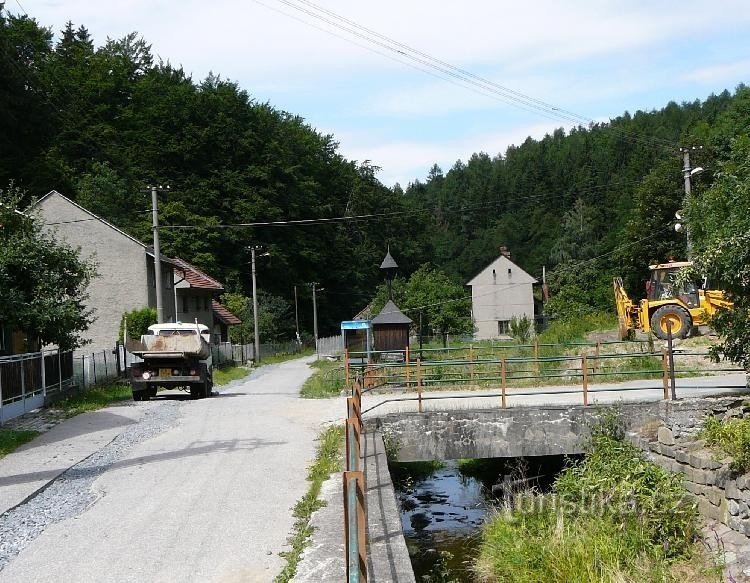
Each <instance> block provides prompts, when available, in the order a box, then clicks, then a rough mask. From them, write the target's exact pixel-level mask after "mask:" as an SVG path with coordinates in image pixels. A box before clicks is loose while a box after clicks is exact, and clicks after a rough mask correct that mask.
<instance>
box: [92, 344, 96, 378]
mask: <svg viewBox="0 0 750 583" xmlns="http://www.w3.org/2000/svg"><path fill="white" fill-rule="evenodd" d="M91 371H92V374H93V376H94V386H96V352H92V353H91Z"/></svg>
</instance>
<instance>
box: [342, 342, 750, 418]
mask: <svg viewBox="0 0 750 583" xmlns="http://www.w3.org/2000/svg"><path fill="white" fill-rule="evenodd" d="M579 345H582V346H588V345H585V344H579ZM539 346H543V345H539ZM529 347H531V348H534V355H533V356H529V357H526V356H515V357H505V356H502V355H500V356H492V357H490V358H481V357H479V356H478V355H477V354H476V350H475V349H474V347H472V346H470V347H466V349H465V350H466V352H467V354H466V358H463V359H462V358H452V359H450V360H449V359H444V360H439V359H438V360H422V358H420V357H417V358H416V360H412V358H411V353H410V349H408V348H407V349H405V350H403V351H389V352H388V354H390V355H393V354H399V355H402V358H401V359H390V360H389V361H388V362H383V361H381V362H378V363H374V364H373V363H365V364H361V363H360V362H358V361H357V359H354V361H353V362H352V363H350V362H349V359H348V358H347V359H346V362H345V383H346V385H347V387H348V388H351V387H352V379H353V378H355V377H358V375H362V378H363V384H364V388H363V391H364V392H369V391H373V390H375V389H378V388H381V387H392V388H393V387H403V388H404V389H405V390H407V391H408V390H410V389H413V390H415V391H416V396H414V397H400V398H391V399H385V400H383V401H382V402H381V403H378V404H376V405H374V406H373V407H370V408H369V409H366V410H365V411H363V412H368V411H371V410H372V409H374V408H376V407H378V406H380V405H382V404H384V403H386V402H394V401H409V400H416V401H417V403H418V410H419V411H420V412H421V411H422V410H423V401H426V400H436V399H462V398H472V397H475V396H477V395H473V394H468V395H462V396H455V395H453V396H445V395H438V396H424V395H423V391H424V390H425V389H426V388H428V387H430V386H443V387H445V386H462V385H463V386H466V385H468V386H472V387H480V386H483V385H484V386H488V387H495V388H499V389H500V392H499V393H496V394H495V393H492V394H482V395H481V396H482V397H491V396H497V397H499V401H500V405H501V407H503V408H505V407H507V406H508V399H509V397H510V396H530V395H543V394H571V393H580V394H581V398H582V402H583V404H584V405H588V404H589V395H590V393H598V392H612V391H633V390H649V389H661V390H662V391H663V395H664V398H665V399H668V398H670V395H669V390H670V387H671V388H672V395H671V398H676V395H675V394H674V393H675V389H674V387H675V379H676V378H677V377H687V376H697V375H701V374H706V373H708V374H711V373H725V372H743V373H744V372H745V370H744V369H742V368H737V367H728V366H715V367H712V368H696V367H695V366H689V365H687V366H681V367H680V366H675V360H680V359H682V358H683V357H684V358H695V357H701V358H707V357H708V354H707V353H705V352H687V351H681V352H675V351H674V350H670V348H669V347H667V348H664V349H663V350H662V351H660V352H656V351H654V352H624V353H602V351H601V348H602V344H596V345H595V351H594V352H593V353H589V352H588V351H585V350H584V351H582V352H581V353H580V354H575V355H556V356H541V355H540V354H539V348H538V347H534V346H533V345H530V346H529ZM414 352H417V351H414ZM428 354H429V353H428ZM634 376H635V377H639V378H642V379H644V378H645V379H660V380H661V384H660V385H659V386H654V387H643V386H634V387H623V386H616V387H598V388H594V389H592V388H590V384H591V382H592V381H594V380H597V381H600V382H602V381H604V382H607V381H609V382H614V381H623V380H627V379H629V378H632V377H634ZM555 383H557V384H564V385H579V387H580V388H577V389H573V388H568V389H556V390H555V391H548V392H545V391H544V389H543V385H545V384H547V385H550V384H555ZM540 385H541V386H540ZM532 387H533V390H529V391H527V392H519V391H517V390H514V391H513V392H512V393H510V394H509V393H508V389H510V388H513V389H522V388H529V389H532ZM716 388H738V387H735V386H734V385H732V386H731V387H730V386H726V387H724V386H721V385H717V386H716Z"/></svg>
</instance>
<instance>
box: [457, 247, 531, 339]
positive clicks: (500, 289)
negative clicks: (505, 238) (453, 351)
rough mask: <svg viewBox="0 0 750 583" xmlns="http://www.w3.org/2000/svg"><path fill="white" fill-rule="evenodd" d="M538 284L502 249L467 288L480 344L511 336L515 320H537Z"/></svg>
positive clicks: (476, 334)
mask: <svg viewBox="0 0 750 583" xmlns="http://www.w3.org/2000/svg"><path fill="white" fill-rule="evenodd" d="M535 283H537V280H536V279H534V278H533V277H531V276H530V275H529V274H528V273H526V272H525V271H524V270H523V269H521V268H520V267H518V265H516V264H515V263H513V262H512V261H511V260H510V253H509V252H508V250H507V249H506V248H505V247H501V249H500V256H499V257H498V258H497V259H495V260H494V261H493V262H492V263H490V264H489V265H488V266H487V267H485V268H484V269H483V270H482V271H480V272H479V273H478V274H477V275H476V276H475V277H474V278H473V279H472V280H471V281H469V282H468V283H467V284H466V285H469V286H471V306H472V307H471V311H472V317H473V320H474V328H475V337H476V339H477V340H484V339H488V338H497V337H499V336H504V335H506V334H507V333H508V326H509V323H510V321H511V319H512V318H513V317H514V316H515V317H517V318H520V317H522V316H527V317H528V318H529V319H532V320H533V318H534V295H533V285H534V284H535Z"/></svg>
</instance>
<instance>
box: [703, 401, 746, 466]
mask: <svg viewBox="0 0 750 583" xmlns="http://www.w3.org/2000/svg"><path fill="white" fill-rule="evenodd" d="M700 437H701V438H702V439H705V440H706V443H707V444H708V445H710V446H712V447H714V448H715V449H716V450H718V451H719V452H720V453H722V454H725V455H728V456H729V457H731V458H732V463H731V464H730V467H731V468H732V470H734V471H736V472H741V473H744V472H746V471H748V470H750V419H739V418H735V419H729V420H727V421H724V422H723V423H722V422H721V421H719V420H718V419H717V418H716V417H714V416H713V415H710V416H708V417H707V418H706V421H705V423H704V425H703V430H702V431H701V433H700Z"/></svg>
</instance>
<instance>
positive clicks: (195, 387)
mask: <svg viewBox="0 0 750 583" xmlns="http://www.w3.org/2000/svg"><path fill="white" fill-rule="evenodd" d="M202 396H203V383H193V384H192V385H190V398H191V399H200V398H201V397H202Z"/></svg>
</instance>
